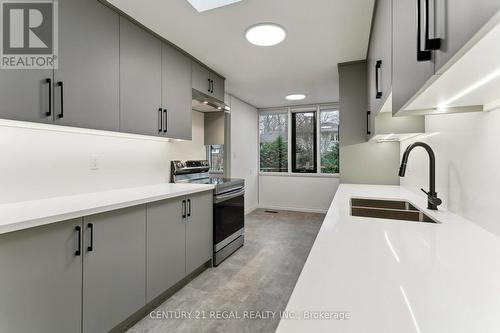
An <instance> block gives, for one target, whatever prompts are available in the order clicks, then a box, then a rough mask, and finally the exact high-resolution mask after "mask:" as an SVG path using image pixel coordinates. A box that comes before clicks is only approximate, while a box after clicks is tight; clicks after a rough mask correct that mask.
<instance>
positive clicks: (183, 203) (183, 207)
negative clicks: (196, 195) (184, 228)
mask: <svg viewBox="0 0 500 333" xmlns="http://www.w3.org/2000/svg"><path fill="white" fill-rule="evenodd" d="M182 218H183V219H185V218H186V200H182Z"/></svg>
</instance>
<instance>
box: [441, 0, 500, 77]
mask: <svg viewBox="0 0 500 333" xmlns="http://www.w3.org/2000/svg"><path fill="white" fill-rule="evenodd" d="M443 2H444V1H443ZM437 9H438V11H437V15H436V16H437V17H436V21H437V24H436V26H437V29H438V37H442V38H443V39H442V41H441V49H440V50H439V51H436V72H438V71H439V70H440V69H441V68H442V67H443V66H444V65H445V64H446V63H447V62H448V61H449V60H450V58H451V57H453V56H454V55H455V53H457V51H459V50H460V49H461V48H462V47H463V46H464V45H465V43H467V42H468V41H469V39H471V37H472V36H473V35H474V34H475V33H476V32H477V31H478V30H479V29H480V28H481V27H482V26H483V25H484V24H485V23H486V22H487V21H488V20H489V19H490V18H492V17H493V15H494V14H495V13H496V12H497V11H498V10H499V9H500V1H498V0H474V1H470V0H454V1H447V2H446V4H445V6H444V8H440V7H437ZM439 9H441V11H439ZM442 12H444V13H445V14H444V15H443V14H442ZM443 27H444V29H443Z"/></svg>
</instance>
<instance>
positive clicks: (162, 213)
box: [147, 198, 186, 302]
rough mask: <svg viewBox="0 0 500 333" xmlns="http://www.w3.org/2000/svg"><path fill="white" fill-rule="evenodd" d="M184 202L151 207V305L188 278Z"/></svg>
mask: <svg viewBox="0 0 500 333" xmlns="http://www.w3.org/2000/svg"><path fill="white" fill-rule="evenodd" d="M182 205H183V200H181V199H178V198H176V199H170V200H164V201H158V202H153V203H148V204H147V301H148V302H150V301H152V300H154V299H155V298H156V297H158V296H159V295H160V294H162V293H163V292H164V291H166V290H167V289H169V288H170V287H172V286H173V285H174V284H176V283H177V282H179V281H180V280H182V279H183V278H184V276H185V275H186V223H185V220H184V218H183V217H182V209H183V207H182Z"/></svg>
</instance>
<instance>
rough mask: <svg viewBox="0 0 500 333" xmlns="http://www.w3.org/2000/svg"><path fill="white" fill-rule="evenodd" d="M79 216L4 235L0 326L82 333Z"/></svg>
mask: <svg viewBox="0 0 500 333" xmlns="http://www.w3.org/2000/svg"><path fill="white" fill-rule="evenodd" d="M81 226H82V220H81V219H75V220H70V221H64V222H59V223H54V224H51V225H48V226H43V227H36V228H32V229H27V230H22V231H17V232H12V233H8V234H3V235H0V267H2V269H1V270H0V332H9V333H26V332H37V333H71V332H73V333H80V331H81V304H82V256H76V255H75V251H76V250H77V248H78V235H77V231H76V230H75V228H76V227H80V228H81Z"/></svg>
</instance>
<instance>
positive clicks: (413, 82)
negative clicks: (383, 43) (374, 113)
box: [392, 0, 434, 114]
mask: <svg viewBox="0 0 500 333" xmlns="http://www.w3.org/2000/svg"><path fill="white" fill-rule="evenodd" d="M417 2H418V0H393V1H392V5H393V30H392V33H393V47H392V50H393V53H392V69H393V72H392V112H393V114H396V113H398V111H399V110H400V109H401V108H402V107H403V106H404V105H405V104H406V103H407V102H408V101H409V100H410V98H412V96H414V95H415V94H416V93H417V91H419V89H420V88H421V87H422V86H423V85H424V84H425V83H426V82H427V80H429V79H430V78H431V77H432V76H433V75H434V62H433V60H432V59H429V60H423V59H417V55H418V54H419V52H418V45H417V44H420V45H421V46H420V48H421V49H423V47H424V45H423V44H424V43H423V42H420V43H418V42H417V41H419V39H418V37H419V35H420V37H421V38H422V34H421V33H420V34H419V30H418V29H417V28H418V27H417V5H416V3H417ZM421 21H422V20H421ZM420 31H423V30H422V26H420ZM427 54H428V53H427ZM420 56H421V57H422V58H423V53H422V52H420ZM431 57H432V54H431Z"/></svg>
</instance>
